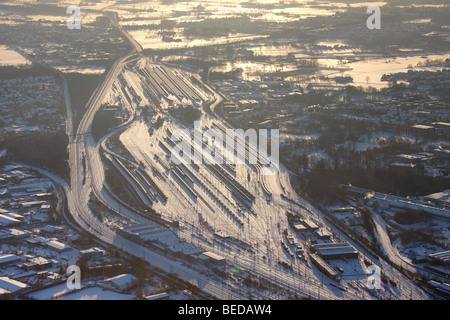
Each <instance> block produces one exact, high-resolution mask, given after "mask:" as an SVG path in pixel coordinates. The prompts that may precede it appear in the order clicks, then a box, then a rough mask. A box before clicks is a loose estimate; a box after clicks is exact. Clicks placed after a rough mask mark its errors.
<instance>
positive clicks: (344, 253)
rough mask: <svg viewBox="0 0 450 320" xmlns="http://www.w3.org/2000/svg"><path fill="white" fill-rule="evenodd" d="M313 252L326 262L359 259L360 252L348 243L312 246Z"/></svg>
mask: <svg viewBox="0 0 450 320" xmlns="http://www.w3.org/2000/svg"><path fill="white" fill-rule="evenodd" d="M311 250H312V251H313V252H315V253H317V254H318V255H319V256H320V257H321V258H322V259H324V260H333V259H343V258H347V259H353V258H358V251H356V249H355V248H353V247H352V246H351V245H350V244H348V243H346V242H340V243H319V244H315V245H312V246H311Z"/></svg>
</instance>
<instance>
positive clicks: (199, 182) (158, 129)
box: [102, 59, 422, 298]
mask: <svg viewBox="0 0 450 320" xmlns="http://www.w3.org/2000/svg"><path fill="white" fill-rule="evenodd" d="M119 88H120V90H118V89H119ZM220 100H221V97H220V95H218V94H217V93H216V92H215V91H214V90H213V89H212V88H210V87H209V86H207V85H206V84H204V83H202V82H201V80H200V79H199V78H198V76H196V75H194V74H191V73H189V72H188V71H185V70H180V69H176V68H174V67H171V66H168V65H155V64H153V63H152V62H150V61H148V60H147V59H141V60H138V61H132V63H128V64H127V65H126V66H125V68H124V69H123V71H122V72H121V73H120V75H119V76H118V77H117V80H116V81H115V82H114V83H113V90H111V94H110V95H109V96H108V97H107V98H106V103H109V104H113V103H114V102H115V103H117V102H120V105H122V106H123V108H127V109H128V110H129V111H130V113H131V114H132V115H131V116H130V119H132V120H131V121H129V122H128V123H127V125H126V126H123V128H122V129H120V130H116V131H115V135H114V136H115V140H116V141H114V142H112V141H109V142H108V143H107V145H108V148H105V147H104V148H103V152H102V159H103V160H104V162H105V163H106V164H107V166H106V167H107V170H111V172H113V174H114V175H116V176H117V177H120V179H121V181H123V186H125V188H126V189H127V190H129V191H130V194H131V197H132V199H133V203H134V206H133V207H132V206H130V205H126V206H127V209H128V212H134V216H130V217H129V218H130V220H132V221H135V222H132V223H136V224H142V223H144V224H148V225H158V226H161V227H162V228H163V229H173V230H174V231H175V232H176V233H177V236H178V238H179V240H180V241H182V242H183V241H185V242H187V243H189V244H191V245H195V246H197V247H198V248H201V249H202V250H205V251H208V252H212V253H214V254H216V255H218V256H219V257H221V258H223V259H225V260H226V261H227V265H228V266H229V267H231V268H239V270H241V269H242V270H246V271H247V272H249V273H250V274H252V275H253V276H256V277H259V278H262V279H265V280H267V281H270V282H272V283H276V284H277V285H278V286H280V287H283V288H285V289H287V290H288V292H291V294H294V293H295V294H297V295H300V296H303V297H312V298H321V297H322V298H336V297H340V296H342V297H345V298H370V297H371V294H374V292H369V291H368V290H366V289H367V288H366V281H367V276H368V273H367V267H368V266H370V265H372V264H374V263H379V262H378V260H377V257H375V258H373V256H371V255H370V253H366V252H363V251H358V250H356V249H355V248H354V247H353V246H352V245H351V244H349V243H348V242H347V240H346V238H345V235H342V234H340V233H339V232H338V231H333V228H332V226H331V225H330V224H329V223H328V222H326V220H324V219H323V217H321V214H320V212H319V211H317V210H316V209H315V208H314V207H312V206H311V205H310V204H309V203H307V202H306V201H305V200H303V199H302V198H301V197H300V196H298V195H297V194H296V192H295V191H294V190H293V189H292V186H291V181H290V176H289V172H288V171H287V170H286V169H285V168H284V167H283V165H282V164H280V165H279V166H278V167H277V168H276V169H277V170H272V171H266V170H268V166H267V165H264V164H263V163H271V162H270V159H268V158H270V156H269V155H267V154H266V155H265V156H264V155H258V152H257V150H258V148H257V144H256V142H255V141H252V140H251V139H249V140H246V137H245V136H243V135H242V134H241V135H240V134H239V133H238V134H237V136H236V146H240V147H244V148H243V149H244V150H245V154H244V155H243V154H242V153H238V154H237V155H236V154H235V156H236V157H239V156H240V157H241V158H240V159H239V160H240V161H234V162H233V161H228V160H225V161H223V162H220V163H209V164H208V163H201V161H199V159H198V158H195V157H196V156H198V154H196V153H195V151H199V150H201V151H202V152H203V154H202V155H203V159H204V158H205V155H209V156H211V154H213V153H214V151H213V150H217V149H218V148H217V147H218V145H217V144H215V145H214V138H212V137H210V136H208V135H204V131H206V132H215V134H216V135H222V136H226V133H227V132H228V130H230V129H233V128H231V126H229V125H228V124H227V123H226V122H225V121H223V120H222V119H220V118H219V117H218V116H217V115H215V114H214V113H213V114H211V113H205V112H201V115H200V117H199V119H197V121H199V123H201V124H202V128H199V127H196V126H194V125H186V124H183V123H182V122H181V121H179V119H176V118H174V117H172V116H171V115H170V113H169V111H168V106H181V107H183V106H193V107H195V108H197V109H198V110H202V108H201V107H202V106H203V105H205V104H215V103H220ZM143 101H144V102H143ZM143 105H145V106H150V108H148V110H150V111H149V114H147V115H144V114H143V111H142V110H143V108H142V106H143ZM158 117H161V118H163V119H164V121H163V123H162V124H159V125H157V126H156V125H155V119H156V118H158ZM199 130H201V131H202V132H199ZM198 135H201V137H203V138H202V139H195V137H196V136H198ZM211 138H212V139H211ZM221 141H222V140H221ZM183 143H184V147H185V148H184V149H183V150H190V151H192V152H191V153H189V154H180V153H179V152H173V150H177V149H176V147H177V146H179V145H180V144H183ZM103 146H104V144H103ZM241 150H242V149H241ZM236 159H237V158H235V160H236ZM251 159H258V160H257V161H256V162H255V161H251ZM183 160H184V162H183ZM186 160H188V161H187V162H186ZM189 160H190V161H189ZM200 160H201V159H200ZM272 169H273V168H272ZM103 190H107V191H108V192H109V193H110V195H111V197H116V196H115V195H113V194H112V193H111V191H110V186H108V182H107V181H106V180H105V181H104V186H103ZM116 198H117V197H116ZM118 201H120V200H118ZM120 202H121V203H122V204H124V202H123V201H120ZM138 215H139V218H137V216H138ZM133 217H134V218H133ZM299 226H301V227H299ZM117 229H118V230H119V229H120V228H119V227H118V228H117ZM119 232H120V231H119ZM324 235H325V236H324ZM144 243H145V241H144ZM327 243H328V244H331V245H328V246H326V248H322V249H321V250H318V249H317V248H315V246H317V245H318V244H325V245H326V244H327ZM141 244H142V242H141ZM334 244H336V245H334ZM338 244H340V245H338ZM343 248H344V249H345V250H343ZM349 251H350V252H351V254H348V252H349ZM323 252H326V254H323ZM330 257H331V259H329V258H330ZM341 266H342V267H341ZM225 272H226V273H227V272H228V271H227V270H225ZM392 272H396V271H392ZM324 279H325V280H324ZM326 279H328V280H326ZM349 279H351V280H349ZM225 281H226V282H227V281H232V279H231V278H230V279H225ZM240 286H241V289H240V290H244V291H247V290H248V288H247V289H244V288H242V286H243V285H242V284H240ZM385 286H386V288H385V291H383V292H381V293H380V292H377V293H376V294H375V296H374V297H378V298H379V297H383V295H386V294H389V295H391V296H392V295H395V296H398V297H399V298H401V297H402V295H404V294H406V293H405V292H406V291H403V290H399V288H401V287H402V286H403V284H400V285H399V286H397V284H396V283H395V286H391V285H390V284H389V283H388V284H386V285H385ZM407 286H408V285H407ZM411 290H412V289H408V291H407V293H408V294H410V293H411V292H412V291H411ZM286 294H287V295H288V296H290V295H289V293H286ZM417 294H418V295H419V296H420V295H421V294H422V293H420V291H418V292H417ZM254 295H255V294H254ZM258 296H259V298H264V295H261V293H258V294H256V295H255V297H258ZM271 297H273V296H271Z"/></svg>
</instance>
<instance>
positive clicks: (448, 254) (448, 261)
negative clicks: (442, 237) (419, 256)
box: [428, 250, 450, 266]
mask: <svg viewBox="0 0 450 320" xmlns="http://www.w3.org/2000/svg"><path fill="white" fill-rule="evenodd" d="M428 260H429V261H430V262H431V263H432V264H436V265H440V266H448V265H450V250H449V251H442V252H435V253H432V254H429V255H428Z"/></svg>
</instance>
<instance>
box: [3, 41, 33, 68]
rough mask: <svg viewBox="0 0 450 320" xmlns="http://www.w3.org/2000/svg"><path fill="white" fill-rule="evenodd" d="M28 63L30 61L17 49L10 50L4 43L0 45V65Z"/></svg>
mask: <svg viewBox="0 0 450 320" xmlns="http://www.w3.org/2000/svg"><path fill="white" fill-rule="evenodd" d="M30 64H31V61H30V60H28V59H27V58H26V57H24V56H23V55H21V54H20V53H18V52H17V51H14V50H12V49H10V48H8V47H7V46H5V45H0V66H21V65H30Z"/></svg>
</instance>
